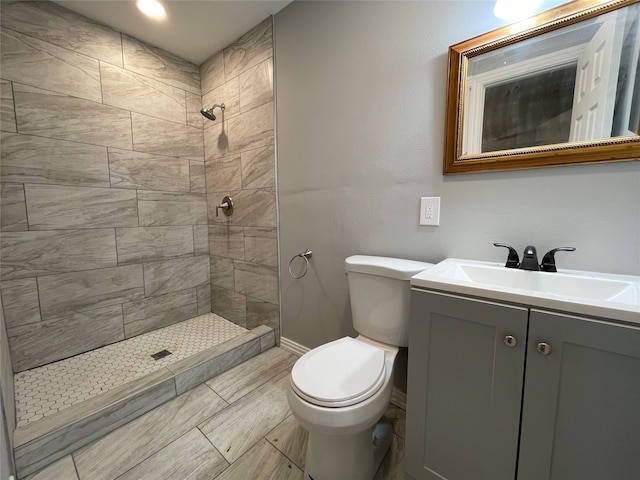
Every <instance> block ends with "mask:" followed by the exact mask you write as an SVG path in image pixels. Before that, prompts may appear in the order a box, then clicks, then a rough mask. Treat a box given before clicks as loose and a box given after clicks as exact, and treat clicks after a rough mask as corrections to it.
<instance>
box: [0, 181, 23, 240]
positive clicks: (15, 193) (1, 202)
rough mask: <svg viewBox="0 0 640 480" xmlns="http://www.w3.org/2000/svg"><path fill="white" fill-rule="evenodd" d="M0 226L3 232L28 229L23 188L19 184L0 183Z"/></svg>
mask: <svg viewBox="0 0 640 480" xmlns="http://www.w3.org/2000/svg"><path fill="white" fill-rule="evenodd" d="M0 226H1V229H2V231H3V232H19V231H23V230H28V229H29V224H28V223H27V206H26V203H25V200H24V186H23V185H22V184H21V183H0Z"/></svg>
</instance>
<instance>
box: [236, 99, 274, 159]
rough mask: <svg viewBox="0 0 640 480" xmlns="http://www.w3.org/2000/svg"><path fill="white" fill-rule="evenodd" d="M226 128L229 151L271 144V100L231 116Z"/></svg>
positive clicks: (272, 137)
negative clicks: (227, 130)
mask: <svg viewBox="0 0 640 480" xmlns="http://www.w3.org/2000/svg"><path fill="white" fill-rule="evenodd" d="M228 129H229V132H228V135H229V152H230V153H235V152H242V151H244V150H250V149H252V148H259V147H265V146H267V145H273V143H274V133H273V102H269V103H265V104H264V105H261V106H259V107H256V108H254V109H253V110H249V111H247V112H243V113H242V114H240V115H238V116H237V117H233V118H231V119H230V120H229V127H228Z"/></svg>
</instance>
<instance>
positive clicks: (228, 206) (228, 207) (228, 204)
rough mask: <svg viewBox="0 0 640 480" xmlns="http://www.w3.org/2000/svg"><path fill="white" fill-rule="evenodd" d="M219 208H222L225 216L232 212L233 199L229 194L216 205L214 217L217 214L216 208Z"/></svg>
mask: <svg viewBox="0 0 640 480" xmlns="http://www.w3.org/2000/svg"><path fill="white" fill-rule="evenodd" d="M220 209H222V211H223V212H224V214H225V215H226V216H227V217H229V216H230V215H231V214H232V213H233V200H232V199H231V197H230V196H229V195H227V196H226V197H224V198H223V199H222V203H221V204H220V205H216V217H217V216H218V210H220Z"/></svg>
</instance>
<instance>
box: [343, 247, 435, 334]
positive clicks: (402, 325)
mask: <svg viewBox="0 0 640 480" xmlns="http://www.w3.org/2000/svg"><path fill="white" fill-rule="evenodd" d="M344 265H345V271H346V272H347V280H348V283H349V296H350V300H351V315H352V317H353V326H354V328H355V329H356V330H357V331H358V333H360V334H361V335H364V336H365V337H368V338H371V339H373V340H377V341H379V342H383V343H387V344H389V345H396V346H399V347H406V346H407V345H408V334H409V298H410V292H411V285H410V283H409V279H410V278H411V277H412V276H413V275H415V274H417V273H419V272H422V271H423V270H426V269H427V268H430V267H432V266H433V264H432V263H425V262H416V261H414V260H404V259H401V258H390V257H372V256H368V255H354V256H351V257H349V258H347V259H346V260H345V261H344Z"/></svg>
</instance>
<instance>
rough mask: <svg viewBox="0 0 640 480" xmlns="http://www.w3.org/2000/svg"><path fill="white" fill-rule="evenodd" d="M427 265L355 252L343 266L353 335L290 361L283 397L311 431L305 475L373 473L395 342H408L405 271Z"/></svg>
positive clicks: (385, 441)
mask: <svg viewBox="0 0 640 480" xmlns="http://www.w3.org/2000/svg"><path fill="white" fill-rule="evenodd" d="M430 266H432V264H428V263H423V262H415V261H411V260H402V259H393V258H388V257H369V256H363V255H356V256H353V257H349V258H347V260H346V261H345V270H346V272H347V276H348V280H349V292H350V296H351V307H352V313H353V323H354V326H355V328H356V330H358V332H359V333H360V335H359V336H358V337H357V338H352V337H343V338H340V339H338V340H335V341H332V342H329V343H327V344H324V345H321V346H319V347H317V348H314V349H313V350H311V351H309V352H307V353H305V354H304V355H303V356H302V357H300V359H299V360H298V361H297V362H296V363H295V365H294V366H293V369H292V371H291V376H290V384H291V386H290V388H289V390H288V392H287V399H288V401H289V406H290V408H291V411H292V413H293V415H294V417H295V418H296V419H297V420H298V422H299V423H300V425H302V427H303V428H304V429H306V430H307V431H308V432H309V441H308V444H307V454H306V462H305V474H304V478H305V480H371V479H372V478H373V476H374V475H375V472H376V471H377V469H378V467H379V466H380V463H381V462H382V459H383V458H384V455H385V453H386V451H387V450H388V448H389V445H390V444H391V439H392V433H393V431H392V428H391V425H390V424H382V423H378V421H379V420H380V418H381V417H382V415H383V414H384V412H385V411H386V409H387V407H388V405H389V401H390V399H391V392H392V390H393V376H394V364H395V359H396V355H397V353H398V350H399V347H401V346H406V345H407V334H406V333H407V327H408V318H409V291H410V287H409V278H410V277H411V276H413V275H415V274H416V273H419V272H421V271H423V270H425V269H426V268H429V267H430Z"/></svg>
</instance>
